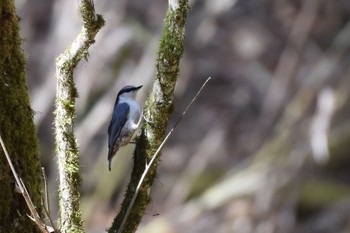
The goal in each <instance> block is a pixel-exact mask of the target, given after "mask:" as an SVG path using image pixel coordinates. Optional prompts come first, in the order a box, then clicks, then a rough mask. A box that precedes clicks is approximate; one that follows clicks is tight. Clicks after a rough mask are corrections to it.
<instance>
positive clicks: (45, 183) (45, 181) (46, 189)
mask: <svg viewBox="0 0 350 233" xmlns="http://www.w3.org/2000/svg"><path fill="white" fill-rule="evenodd" d="M41 171H42V175H43V181H44V193H45V196H44V197H45V198H44V199H45V205H43V207H44V210H45V214H46V216H47V218H48V219H49V222H50V224H51V226H52V228H53V230H54V232H58V230H57V229H56V227H55V224H54V222H53V220H52V218H51V208H50V201H49V190H48V188H47V187H48V185H47V179H46V174H45V168H44V167H41Z"/></svg>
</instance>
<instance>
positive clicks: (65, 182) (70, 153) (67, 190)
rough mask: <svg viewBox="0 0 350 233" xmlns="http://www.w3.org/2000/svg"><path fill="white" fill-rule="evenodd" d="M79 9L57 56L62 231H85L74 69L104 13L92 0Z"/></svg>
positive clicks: (83, 55)
mask: <svg viewBox="0 0 350 233" xmlns="http://www.w3.org/2000/svg"><path fill="white" fill-rule="evenodd" d="M79 12H80V15H81V16H82V21H83V22H82V24H83V25H82V28H81V30H80V33H79V34H78V36H77V37H76V38H75V40H74V41H73V42H72V43H71V45H70V46H69V47H68V48H67V49H66V51H65V52H64V53H62V54H61V55H60V56H59V57H58V58H57V60H56V78H57V94H56V112H55V113H56V118H55V133H56V152H57V157H58V172H59V208H60V226H59V228H60V230H61V232H82V230H83V227H82V220H81V213H80V208H79V195H80V194H79V187H80V183H81V176H80V172H79V157H78V146H77V143H76V138H75V135H74V118H75V99H76V98H77V96H78V93H77V90H76V88H75V84H74V79H73V71H74V69H75V67H76V66H77V64H78V62H79V61H80V60H81V59H82V58H86V57H87V56H88V49H89V47H90V46H91V45H92V44H93V43H94V38H95V36H96V34H97V32H98V31H99V29H100V28H101V27H102V26H103V24H104V20H103V18H102V16H101V15H97V14H95V9H94V4H93V2H92V1H91V0H79Z"/></svg>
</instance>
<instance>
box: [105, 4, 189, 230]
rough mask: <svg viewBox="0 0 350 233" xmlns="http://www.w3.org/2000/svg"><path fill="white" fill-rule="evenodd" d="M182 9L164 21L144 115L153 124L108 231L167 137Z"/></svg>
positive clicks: (132, 220) (133, 219)
mask: <svg viewBox="0 0 350 233" xmlns="http://www.w3.org/2000/svg"><path fill="white" fill-rule="evenodd" d="M179 2H180V7H179V8H178V9H177V10H176V11H173V10H171V9H170V8H169V10H168V12H167V16H166V19H165V28H164V32H163V36H162V39H161V41H160V45H159V49H158V52H157V54H158V57H157V65H156V66H157V67H156V68H157V73H156V80H155V84H154V87H153V92H152V93H151V94H150V96H149V98H148V99H147V101H146V104H145V111H144V114H145V116H146V118H147V119H150V120H151V121H152V123H150V124H144V126H143V128H142V133H141V136H140V138H139V139H138V142H137V144H136V148H135V153H134V167H133V171H132V174H131V178H130V179H131V180H130V183H129V185H128V188H127V193H126V195H125V198H124V200H123V203H122V209H121V211H120V213H119V214H118V216H117V217H116V218H115V219H114V221H113V224H112V226H111V228H110V229H109V230H108V232H115V230H116V229H117V228H118V227H119V226H120V224H121V222H122V219H123V218H124V217H125V213H126V211H127V208H128V206H129V204H130V202H131V200H132V196H133V194H134V192H135V188H136V186H137V184H138V182H139V180H140V177H141V175H142V173H143V172H144V169H145V162H146V161H149V160H150V159H151V157H152V156H153V155H154V153H155V152H156V150H157V148H158V147H159V145H160V144H161V142H162V140H163V139H164V137H165V130H166V127H167V124H168V120H169V117H170V114H171V113H172V111H173V109H174V106H173V97H174V88H175V83H176V79H177V76H178V72H179V64H180V58H181V56H182V54H183V51H184V50H183V43H184V31H185V29H184V26H185V21H186V16H187V9H188V7H187V1H185V0H182V1H179ZM158 163H159V157H158V159H156V160H155V162H154V163H153V165H152V167H151V169H150V170H149V172H148V174H147V176H146V177H145V180H144V182H143V184H142V186H141V189H140V191H139V193H138V196H137V198H136V200H135V203H134V206H133V208H132V209H131V212H130V214H129V216H128V218H127V221H126V224H125V226H124V229H123V233H126V232H135V231H136V229H137V226H138V224H139V223H140V221H141V218H142V216H143V214H144V212H145V209H146V207H147V205H148V204H149V202H150V201H151V197H150V195H149V190H150V188H151V186H152V183H153V181H154V179H155V177H156V168H157V165H158Z"/></svg>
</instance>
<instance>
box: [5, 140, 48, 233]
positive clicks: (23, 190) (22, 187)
mask: <svg viewBox="0 0 350 233" xmlns="http://www.w3.org/2000/svg"><path fill="white" fill-rule="evenodd" d="M0 143H1V146H2V149H3V150H4V153H5V156H6V159H7V162H8V163H9V165H10V168H11V171H12V174H13V176H14V177H15V180H16V184H17V186H18V188H19V190H20V192H21V194H22V195H23V197H24V200H25V201H26V203H27V206H28V208H29V210H30V213H31V215H32V217H31V219H32V220H33V221H34V222H35V223H36V225H37V226H38V227H39V229H40V230H41V232H45V233H49V231H48V230H47V227H46V225H45V224H44V222H43V221H42V219H41V218H40V216H39V214H38V212H37V210H36V208H35V206H34V204H33V202H32V199H31V198H30V195H29V193H28V190H27V188H26V186H25V185H24V183H23V180H22V179H21V178H20V177H19V176H18V175H17V172H16V170H15V167H14V166H13V164H12V161H11V158H10V156H9V154H8V152H7V149H6V146H5V143H4V141H3V140H2V137H1V135H0Z"/></svg>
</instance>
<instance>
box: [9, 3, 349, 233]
mask: <svg viewBox="0 0 350 233" xmlns="http://www.w3.org/2000/svg"><path fill="white" fill-rule="evenodd" d="M189 4H190V6H191V9H190V11H189V14H188V19H187V25H186V40H185V53H184V56H183V58H182V60H181V70H180V74H179V79H178V82H177V86H176V93H175V106H176V109H175V112H174V114H173V118H172V120H171V121H170V122H169V126H172V125H173V124H174V121H175V120H176V119H177V118H178V117H179V116H180V115H181V112H182V111H183V110H184V109H185V107H186V106H187V104H188V103H189V101H190V100H191V98H192V97H193V96H194V94H195V93H196V92H197V90H198V89H199V87H200V86H201V84H202V83H203V82H204V80H205V79H206V78H207V77H209V76H211V77H213V79H212V81H210V82H209V84H208V86H207V87H206V88H205V90H204V91H203V92H202V94H201V95H200V97H199V98H198V100H197V102H196V103H195V104H194V105H193V107H192V108H191V110H190V112H189V113H188V115H187V116H186V117H185V118H184V119H183V120H182V122H181V124H180V125H179V127H178V128H177V129H176V131H175V133H174V134H173V135H172V137H171V139H170V140H169V142H168V143H167V144H166V146H165V148H164V150H163V153H162V159H161V163H160V166H159V169H158V175H157V179H156V181H155V183H154V186H153V188H152V191H151V192H152V197H153V200H152V203H151V204H150V205H149V208H148V210H147V213H146V215H145V217H144V218H143V221H142V223H141V226H140V227H139V229H138V232H142V233H146V232H166V233H168V232H169V233H176V232H191V233H196V232H202V233H206V232H208V233H209V232H219V233H221V232H222V233H231V232H237V233H250V232H259V233H260V232H261V233H265V232H266V233H270V232H271V233H272V232H281V233H286V232H295V233H328V232H329V233H337V232H349V231H350V157H349V152H350V149H349V145H350V122H349V119H350V118H349V116H350V111H349V107H350V104H349V88H350V78H349V76H350V68H349V65H350V56H349V51H350V49H349V46H350V2H349V1H348V0H332V1H327V0H306V1H302V0H249V1H244V0H216V1H213V0H190V1H189ZM16 5H17V12H18V15H19V16H20V18H21V21H20V23H21V35H22V37H23V38H24V42H23V49H24V51H25V53H26V55H27V83H28V86H29V90H30V95H31V101H32V107H33V109H34V110H35V112H36V114H35V123H36V125H37V128H38V135H39V139H40V145H41V160H42V165H43V166H44V167H45V169H46V173H47V177H48V179H49V181H50V182H49V187H50V202H51V208H52V212H53V213H54V214H53V215H54V216H53V218H55V219H57V212H58V210H57V191H56V190H57V168H56V167H57V165H56V158H55V152H54V130H53V118H54V116H53V111H54V101H55V85H56V80H55V77H54V72H55V57H57V56H58V55H59V54H60V53H61V52H62V51H63V50H64V49H65V48H66V46H68V45H69V43H70V42H71V41H72V40H73V39H74V37H75V36H76V35H77V33H78V32H79V29H80V19H79V15H78V13H77V1H71V0H59V1H58V0H50V1H42V0H30V1H29V0H16ZM95 5H96V12H97V13H100V14H102V15H103V16H104V18H105V20H106V25H105V27H103V28H102V30H101V31H100V32H99V34H98V36H97V38H96V43H95V44H94V45H93V46H92V47H91V48H90V50H89V51H90V56H89V58H88V61H83V62H81V63H80V65H79V67H78V68H77V69H76V72H75V80H76V85H77V89H78V91H79V99H78V100H77V106H76V107H77V119H76V136H77V140H78V143H79V148H80V161H81V172H82V177H83V181H84V183H83V186H82V189H81V192H82V196H81V208H82V212H83V216H84V221H85V225H86V229H87V232H91V233H92V232H103V231H104V229H105V228H106V227H108V226H110V224H111V221H112V219H113V217H114V216H115V214H116V212H117V211H118V209H119V206H120V202H121V200H122V197H123V192H124V191H125V186H126V184H127V182H128V180H129V176H130V171H131V163H132V152H133V147H134V146H133V145H130V146H127V147H125V148H123V149H122V150H121V151H120V152H119V153H118V156H117V157H116V158H115V159H114V161H113V166H112V172H108V169H107V127H108V123H109V120H110V115H111V112H112V108H113V104H114V101H115V96H116V94H117V92H118V90H119V89H120V88H122V87H123V86H124V85H126V84H135V85H139V84H143V85H144V87H143V88H142V89H141V91H140V93H139V95H138V101H139V102H140V103H144V101H145V99H146V98H147V94H148V93H149V90H150V88H151V86H152V82H153V80H154V76H155V59H156V50H157V47H158V42H159V39H160V37H161V33H162V29H163V20H164V17H165V13H166V9H167V1H165V0H143V1H137V0H119V1H109V0H96V1H95Z"/></svg>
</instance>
